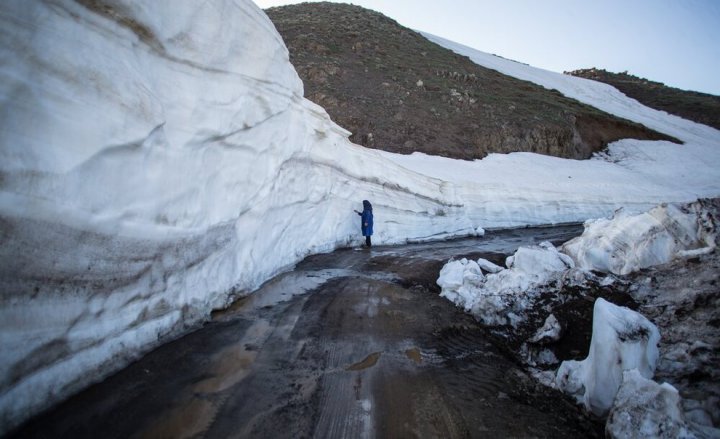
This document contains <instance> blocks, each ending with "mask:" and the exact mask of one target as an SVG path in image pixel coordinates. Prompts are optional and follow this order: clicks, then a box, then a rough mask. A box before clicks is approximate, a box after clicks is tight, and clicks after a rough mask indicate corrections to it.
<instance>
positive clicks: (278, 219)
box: [0, 0, 720, 432]
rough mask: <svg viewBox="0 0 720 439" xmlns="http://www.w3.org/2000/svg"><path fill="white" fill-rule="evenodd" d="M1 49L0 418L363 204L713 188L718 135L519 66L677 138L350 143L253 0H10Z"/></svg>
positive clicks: (575, 200) (632, 204)
mask: <svg viewBox="0 0 720 439" xmlns="http://www.w3.org/2000/svg"><path fill="white" fill-rule="evenodd" d="M0 57H2V59H3V63H1V64H0V99H1V102H2V110H3V111H2V114H3V117H2V118H0V223H1V226H2V227H0V237H1V238H2V242H3V245H2V246H1V247H0V262H1V264H0V288H2V296H1V306H0V343H1V344H2V346H3V355H2V356H1V357H0V432H2V431H5V430H7V429H9V428H11V427H12V426H14V425H17V423H18V422H20V421H21V420H22V419H24V418H25V417H27V416H29V415H30V414H32V413H35V412H37V411H38V410H41V409H43V408H45V407H47V406H48V405H50V404H52V403H54V402H56V401H58V400H60V399H62V398H64V397H66V396H68V395H69V394H71V393H73V392H76V391H77V390H79V389H80V388H82V387H84V386H86V385H87V384H89V383H90V382H92V381H94V380H98V379H100V378H102V376H104V375H106V374H107V373H109V372H111V371H113V370H117V369H118V368H120V367H122V366H123V365H125V364H127V363H128V362H129V361H131V360H132V359H133V358H135V357H136V356H138V355H140V354H141V353H142V352H145V351H147V350H148V349H150V348H152V347H153V346H156V345H157V344H158V343H159V342H160V341H161V340H165V339H167V338H168V337H172V336H177V335H178V334H181V333H182V332H183V331H185V330H186V329H187V328H188V327H190V326H193V325H196V324H198V323H200V322H202V321H204V320H205V319H207V318H208V316H209V314H210V311H211V310H212V309H215V308H221V307H224V306H226V305H227V304H228V303H230V302H231V301H232V300H233V299H234V298H236V297H238V296H241V295H245V294H248V293H249V292H251V291H253V290H254V289H256V288H257V287H258V286H259V285H260V284H261V283H262V282H264V281H266V280H267V279H269V278H270V277H272V276H273V275H275V274H277V273H279V272H280V271H283V270H285V269H287V268H289V267H292V265H293V264H294V263H296V262H297V261H299V260H300V259H302V258H303V257H304V256H306V255H307V254H310V253H314V252H324V251H329V250H332V249H333V248H336V247H340V246H348V245H356V244H358V243H359V242H360V239H361V238H360V236H359V230H358V224H357V218H356V215H355V214H354V213H353V212H352V210H353V208H359V207H360V206H359V203H360V200H363V199H369V200H371V201H372V203H373V205H374V206H375V228H376V236H375V242H377V243H380V244H382V243H401V242H405V241H407V240H418V241H419V240H432V239H442V238H446V237H451V236H458V235H472V234H478V235H480V234H482V233H483V232H484V229H485V228H492V227H507V226H521V225H531V224H549V223H560V222H570V221H573V222H574V221H584V220H586V219H588V218H598V217H603V216H605V215H608V214H609V213H611V212H612V211H614V210H615V209H618V208H620V207H624V208H625V209H627V210H628V211H631V212H633V211H641V210H645V209H647V208H649V207H651V206H653V205H655V204H657V203H659V202H664V201H684V200H692V199H695V198H697V197H699V196H716V195H718V194H720V178H718V170H719V169H720V166H719V165H720V147H719V145H720V136H719V133H718V131H716V130H713V129H710V128H707V127H703V126H701V125H697V124H693V123H691V122H687V121H684V120H682V119H679V118H675V117H672V116H668V115H667V114H665V113H660V112H655V111H653V110H649V109H647V108H645V107H643V106H641V105H640V104H638V103H637V102H635V101H632V100H629V99H627V98H626V97H624V96H623V95H621V94H619V93H617V92H616V91H613V89H610V88H607V87H603V86H600V85H598V84H596V83H593V82H590V81H583V80H578V79H577V78H570V77H563V76H561V75H555V74H551V73H549V72H543V71H540V70H537V69H532V68H530V67H527V66H522V65H520V64H517V63H513V64H509V65H510V66H511V68H509V69H508V72H509V74H511V75H513V76H518V77H521V78H522V77H527V76H531V77H533V78H534V80H538V81H546V82H547V81H550V82H552V84H551V85H550V86H552V87H554V88H558V89H559V90H560V91H561V92H563V93H565V94H568V95H571V96H575V97H578V96H579V97H578V99H581V100H584V101H586V102H589V103H591V104H593V105H598V106H601V107H602V108H603V109H605V110H606V111H609V112H611V113H615V114H619V115H620V116H623V117H626V118H628V119H631V120H636V121H638V122H641V123H646V124H647V125H648V126H650V127H651V128H654V129H657V130H659V131H662V132H666V133H668V134H671V135H673V136H675V137H677V138H680V139H682V140H683V141H685V142H686V143H685V145H675V144H671V143H666V142H637V141H622V142H617V143H616V144H614V145H612V146H611V148H610V151H609V153H608V155H607V157H605V158H598V159H595V160H589V161H573V160H562V159H556V158H552V157H545V156H538V155H534V154H510V155H497V154H495V155H491V156H489V157H488V158H486V159H484V160H482V161H475V162H462V161H455V160H450V159H444V158H437V157H428V156H424V155H419V154H414V155H411V156H400V155H396V154H389V153H381V152H378V151H371V150H366V149H364V148H361V147H359V146H356V145H353V144H351V143H350V142H349V141H348V140H347V137H348V135H349V133H348V132H347V131H345V130H343V129H342V128H340V127H338V126H337V125H335V124H334V123H333V122H332V121H331V120H330V119H329V117H328V116H327V114H326V113H325V111H324V110H323V109H322V108H320V107H318V106H317V105H315V104H313V103H311V102H309V101H307V100H306V99H304V98H303V88H302V83H301V81H300V80H299V78H298V76H297V74H296V73H295V70H294V69H293V67H292V66H291V65H290V63H289V58H288V52H287V49H286V48H285V46H284V44H283V42H282V39H281V38H280V36H279V35H278V33H277V32H276V31H275V28H274V26H273V25H272V23H271V22H270V21H269V19H268V18H267V17H266V16H265V14H264V13H263V12H262V11H261V10H260V9H258V8H257V7H256V6H255V5H254V4H253V3H252V2H251V1H250V0H209V1H205V2H196V1H192V0H178V1H173V2H140V3H139V2H134V1H130V0H117V1H113V2H76V1H70V0H59V1H54V2H43V1H36V2H27V1H22V0H8V1H3V2H0ZM472 58H473V59H474V60H476V62H480V63H483V62H485V63H497V62H499V61H498V60H499V58H496V57H491V56H489V55H484V54H480V52H474V55H473V56H472ZM498 68H500V67H498ZM502 68H505V67H502ZM546 86H547V85H546ZM546 250H547V249H546ZM548 251H549V250H548ZM516 263H517V261H516ZM527 275H528V276H534V275H532V273H528V274H527ZM528 279H529V278H528Z"/></svg>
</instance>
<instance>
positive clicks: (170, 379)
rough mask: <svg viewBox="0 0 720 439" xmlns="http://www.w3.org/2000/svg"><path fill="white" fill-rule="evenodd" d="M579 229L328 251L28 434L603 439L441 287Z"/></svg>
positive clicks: (34, 424)
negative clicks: (471, 265)
mask: <svg viewBox="0 0 720 439" xmlns="http://www.w3.org/2000/svg"><path fill="white" fill-rule="evenodd" d="M580 231H581V227H579V226H562V227H549V228H529V229H515V230H504V231H494V232H489V233H488V234H487V235H486V236H485V237H482V238H473V239H461V240H453V241H444V242H436V243H426V244H412V245H405V246H397V247H377V248H373V249H372V250H364V249H344V250H338V251H335V252H333V253H329V254H323V255H315V256H311V257H309V258H307V259H305V260H304V261H303V262H301V263H300V264H298V266H297V267H296V268H295V270H293V271H291V272H288V273H285V274H282V275H280V276H277V277H276V278H274V279H272V280H271V281H269V282H267V283H266V284H265V285H264V286H263V287H262V288H261V289H260V290H258V291H257V292H255V293H254V294H252V295H251V296H249V297H247V298H245V299H243V300H240V301H239V302H237V303H236V304H235V305H233V306H232V307H231V308H230V309H228V310H225V311H222V312H218V313H216V315H215V316H214V317H213V320H212V322H210V323H208V324H207V325H205V326H204V327H203V328H201V329H199V330H197V331H195V332H193V333H191V334H188V335H187V336H185V337H182V338H180V339H178V340H175V341H173V342H170V343H168V344H166V345H164V346H162V347H160V348H159V349H157V350H155V351H153V352H151V353H149V354H148V355H146V356H144V357H143V358H142V359H140V360H139V361H137V362H136V363H134V364H132V365H131V366H129V367H127V368H126V369H124V370H122V371H121V372H119V373H117V374H116V375H114V376H112V377H110V378H108V379H107V380H105V381H104V382H102V383H100V384H97V385H95V386H92V387H90V388H89V389H87V390H85V391H84V392H82V393H80V394H79V395H76V396H75V397H73V398H71V399H70V400H68V401H66V402H65V403H63V404H61V405H60V406H58V407H56V408H55V409H53V410H51V411H49V412H48V413H45V414H43V415H40V416H38V417H36V418H34V419H32V420H31V421H30V422H29V423H27V424H26V425H25V426H23V427H22V428H21V429H20V430H18V431H16V432H15V435H16V436H17V437H67V438H83V437H93V438H95V437H105V438H127V437H138V438H143V437H147V438H163V437H167V438H190V437H207V438H228V437H266V438H300V437H318V438H345V437H347V438H354V437H387V438H401V437H424V438H425V437H442V438H454V437H553V438H561V437H568V438H569V437H573V438H574V437H594V436H602V426H600V425H599V424H598V423H596V422H593V421H591V420H588V419H587V418H585V417H584V416H583V415H582V414H581V413H580V411H579V410H578V409H577V408H576V407H575V406H574V405H573V404H572V403H571V402H569V401H568V400H567V399H565V398H564V397H563V396H562V395H560V394H558V393H556V392H553V391H551V390H550V389H547V388H544V387H542V386H540V385H537V384H535V383H534V382H533V380H532V379H531V378H529V377H528V376H527V375H526V374H525V373H524V372H523V371H522V370H521V369H520V368H518V367H517V365H516V364H514V363H513V362H512V361H511V360H509V359H508V358H507V357H506V356H505V355H504V354H503V350H502V348H501V347H498V346H497V345H496V344H493V343H491V342H490V339H489V338H488V337H487V335H486V334H485V332H484V330H483V329H482V328H481V327H480V326H479V325H478V324H477V323H476V322H475V321H474V320H473V319H472V318H471V317H470V316H468V315H467V314H465V313H463V312H462V311H461V310H459V309H457V308H456V307H455V306H454V305H453V304H452V303H450V302H449V301H447V300H445V299H443V298H440V297H439V296H438V292H439V289H438V287H437V285H435V280H436V279H437V275H438V272H439V270H440V268H441V267H442V265H443V264H444V263H445V262H446V261H447V260H448V259H449V258H450V257H473V258H476V257H479V256H482V257H485V258H487V259H490V260H493V261H495V262H498V263H502V261H503V260H504V257H505V256H506V255H508V254H511V253H512V252H514V251H515V249H516V248H517V247H518V246H521V245H528V244H533V243H539V242H541V241H545V240H549V241H551V242H553V243H554V244H559V243H561V242H564V241H566V240H568V239H570V238H571V237H573V236H575V235H577V234H579V233H580Z"/></svg>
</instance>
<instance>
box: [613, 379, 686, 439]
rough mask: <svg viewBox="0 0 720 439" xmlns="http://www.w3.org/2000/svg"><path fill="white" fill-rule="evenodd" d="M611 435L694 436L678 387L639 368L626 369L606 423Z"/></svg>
mask: <svg viewBox="0 0 720 439" xmlns="http://www.w3.org/2000/svg"><path fill="white" fill-rule="evenodd" d="M605 435H606V437H609V438H628V437H633V438H667V439H671V438H672V439H675V438H694V437H696V436H695V435H694V434H693V433H692V432H691V431H690V429H689V428H688V425H687V424H686V422H685V417H684V416H683V413H682V410H681V409H680V396H679V395H678V391H677V390H675V388H674V387H673V386H671V385H670V384H668V383H664V384H658V383H656V382H655V381H652V380H649V379H647V378H645V377H643V376H642V374H641V373H640V372H639V371H638V370H637V369H632V370H628V371H625V372H624V373H623V379H622V385H621V386H620V389H619V390H618V393H617V397H616V398H615V404H614V406H613V408H612V410H611V411H610V416H609V417H608V420H607V423H606V424H605Z"/></svg>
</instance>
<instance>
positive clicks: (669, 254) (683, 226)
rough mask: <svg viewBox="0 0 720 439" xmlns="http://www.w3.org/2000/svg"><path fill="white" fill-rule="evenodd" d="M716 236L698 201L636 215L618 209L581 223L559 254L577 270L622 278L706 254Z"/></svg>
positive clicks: (660, 207)
mask: <svg viewBox="0 0 720 439" xmlns="http://www.w3.org/2000/svg"><path fill="white" fill-rule="evenodd" d="M716 238H717V236H716V230H715V225H714V222H713V219H712V215H711V214H710V213H709V212H708V210H707V209H705V207H704V206H703V202H701V201H700V202H695V203H691V204H689V205H679V204H663V205H660V206H657V207H655V208H653V209H651V210H650V211H648V212H645V213H641V214H637V215H631V214H628V213H625V212H624V211H622V210H621V211H619V212H616V213H615V214H614V216H613V217H612V218H609V219H606V218H601V219H596V220H590V221H587V222H586V223H585V231H584V232H583V234H582V236H579V237H577V238H574V239H572V240H570V241H568V242H566V243H565V244H563V246H562V251H563V252H564V253H567V254H568V255H570V256H571V257H572V258H573V260H574V261H575V263H576V264H577V266H578V267H581V268H583V269H586V270H598V271H603V272H611V273H615V274H620V275H624V274H628V273H631V272H633V271H636V270H639V269H641V268H647V267H651V266H653V265H659V264H663V263H666V262H670V261H671V260H672V259H673V258H675V257H679V256H695V255H698V254H702V253H707V252H710V251H712V250H713V249H714V248H715V240H716Z"/></svg>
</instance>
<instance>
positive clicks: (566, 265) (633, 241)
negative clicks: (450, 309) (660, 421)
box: [437, 201, 720, 437]
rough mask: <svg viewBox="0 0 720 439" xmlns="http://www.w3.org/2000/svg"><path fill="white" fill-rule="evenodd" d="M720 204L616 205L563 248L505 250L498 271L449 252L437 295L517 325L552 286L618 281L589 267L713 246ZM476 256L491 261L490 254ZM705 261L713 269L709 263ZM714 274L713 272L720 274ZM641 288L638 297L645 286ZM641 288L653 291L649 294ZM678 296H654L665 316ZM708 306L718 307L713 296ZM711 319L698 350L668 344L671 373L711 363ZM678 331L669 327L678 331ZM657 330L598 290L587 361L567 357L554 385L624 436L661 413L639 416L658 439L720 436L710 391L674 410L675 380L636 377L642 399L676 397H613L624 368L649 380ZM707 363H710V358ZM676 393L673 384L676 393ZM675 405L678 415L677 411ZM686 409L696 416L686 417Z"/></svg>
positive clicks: (550, 324)
mask: <svg viewBox="0 0 720 439" xmlns="http://www.w3.org/2000/svg"><path fill="white" fill-rule="evenodd" d="M716 204H717V203H715V202H712V201H698V202H693V203H688V204H664V205H661V206H657V207H655V208H653V209H651V210H650V211H648V212H643V213H639V214H635V215H630V214H628V213H626V212H624V211H622V210H620V211H617V212H615V213H614V215H613V216H612V217H609V218H601V219H597V220H588V221H587V222H586V223H585V230H584V232H583V234H582V235H581V236H579V237H576V238H573V239H572V240H570V241H568V242H566V243H565V244H564V245H562V246H561V247H560V249H559V250H558V249H556V248H555V247H554V246H553V245H552V244H550V243H548V242H544V243H541V244H540V245H538V246H524V247H520V248H519V249H518V250H517V251H516V252H515V254H514V255H513V256H510V257H508V258H507V260H506V265H507V268H505V269H502V270H500V271H497V270H496V269H495V267H493V266H487V268H486V269H485V273H483V270H481V269H480V264H479V263H478V262H475V261H471V260H470V261H469V260H467V259H461V260H450V261H449V262H448V263H447V264H445V266H444V267H443V268H442V269H441V271H440V275H439V277H438V280H437V283H438V285H439V286H440V287H441V289H442V291H441V296H443V297H446V298H448V299H449V300H451V301H453V302H454V303H456V304H457V305H458V306H461V307H464V308H465V310H467V311H468V312H470V313H472V314H473V315H474V316H475V317H476V318H477V319H478V320H480V321H482V322H483V323H484V324H486V325H489V326H502V325H511V326H513V327H517V326H518V324H519V323H521V322H523V321H524V320H525V319H526V317H527V312H528V311H529V310H531V309H533V308H537V307H538V300H539V298H540V297H541V296H542V294H543V293H544V292H546V291H560V290H561V289H562V287H563V285H579V286H582V285H583V284H584V283H585V282H586V281H587V280H594V281H596V282H597V281H603V280H605V281H608V282H612V281H613V280H612V276H608V277H606V278H605V279H600V278H598V276H597V275H596V274H594V273H592V272H591V270H592V271H596V272H605V273H616V274H627V273H629V272H634V271H637V270H639V269H641V268H646V267H650V266H655V265H658V264H665V263H670V262H672V261H684V260H686V259H688V258H694V257H697V256H698V255H704V254H707V253H710V252H711V251H712V250H713V249H714V248H715V247H716V243H717V241H718V239H719V237H718V233H717V227H718V224H719V222H718V219H719V217H718V209H717V206H716ZM480 262H481V263H482V265H486V264H485V262H484V260H481V261H480ZM709 269H710V270H713V269H712V268H711V267H709ZM714 277H715V279H716V278H717V273H715V274H714ZM637 296H638V298H640V297H641V295H640V294H638V295H637ZM645 296H649V294H648V293H645ZM685 296H686V297H687V300H690V301H692V302H698V297H699V296H696V295H695V294H692V295H691V294H688V293H686V294H685ZM678 300H683V299H682V298H678V297H674V298H672V300H668V299H667V298H661V299H660V300H659V301H657V302H652V301H651V302H649V303H650V305H651V306H654V307H657V306H661V307H662V308H663V309H667V310H668V313H669V314H673V310H675V314H679V313H680V310H681V307H679V306H673V305H672V301H678ZM708 306H710V307H712V305H711V304H709V305H708ZM676 319H677V317H676ZM711 319H712V317H711V316H710V317H706V318H705V320H704V321H703V320H701V321H698V322H697V323H696V325H701V326H702V327H704V328H707V329H705V330H703V332H699V333H696V334H694V336H695V337H698V336H700V335H702V336H703V337H704V338H708V337H710V339H709V340H708V341H709V343H707V342H703V341H701V340H697V343H699V345H698V348H699V349H698V350H697V353H696V352H693V346H694V345H693V346H691V345H688V344H687V343H682V342H681V341H679V342H678V340H676V345H675V346H669V347H667V348H665V349H664V351H665V358H663V359H662V363H663V364H664V367H663V368H664V369H665V371H666V374H665V376H666V377H669V378H675V379H679V380H682V377H684V376H688V375H691V374H693V373H695V374H698V373H699V374H706V373H707V369H708V367H705V366H704V365H703V364H702V363H706V362H707V361H712V360H711V359H708V358H707V357H708V356H707V355H704V354H703V349H704V350H708V349H709V350H712V349H713V346H715V348H716V347H717V342H714V343H713V340H712V339H713V337H712V336H708V334H712V333H714V332H715V330H713V329H712V327H711V326H712V323H711V321H710V320H711ZM663 323H664V327H666V328H667V327H670V328H672V327H673V326H674V325H673V324H672V322H670V324H668V322H667V321H664V322H663ZM561 329H562V328H559V327H558V325H557V320H556V319H555V317H554V316H553V315H552V314H550V316H548V318H547V319H546V321H545V323H544V324H543V326H542V327H540V328H539V329H538V330H537V332H536V334H535V335H534V336H533V337H531V338H530V339H529V340H528V341H529V342H530V343H537V342H540V341H541V340H542V339H543V338H546V340H547V338H550V339H552V337H558V335H557V334H558V333H559V332H560V331H561ZM676 331H677V330H674V329H673V332H676ZM686 332H687V331H686ZM660 335H661V334H660V332H659V331H658V328H657V327H656V326H655V325H654V324H653V323H652V322H650V321H649V320H648V319H647V318H646V317H644V316H643V315H641V314H639V313H637V312H635V311H632V310H630V309H628V308H624V307H620V306H617V305H614V304H612V303H609V302H607V301H605V300H604V299H602V298H598V299H597V300H596V301H595V305H594V311H593V319H592V339H591V343H590V349H589V354H588V356H587V358H586V359H585V360H583V361H575V360H569V361H564V362H562V364H560V367H559V369H558V370H557V372H556V374H555V379H554V383H550V384H551V385H554V386H556V387H557V388H559V389H560V390H562V391H564V392H566V393H568V394H570V395H573V396H575V397H576V398H577V399H578V401H579V402H581V403H582V404H584V406H585V407H586V408H587V409H588V411H591V412H593V413H594V414H595V415H598V416H606V415H607V414H608V412H610V413H611V415H610V420H609V421H608V425H607V429H608V431H611V432H613V434H619V435H620V436H613V437H623V436H622V434H623V433H622V432H624V431H628V429H632V428H634V427H633V426H637V425H636V424H637V423H639V422H642V423H647V422H651V420H652V419H656V418H658V417H659V416H667V417H668V419H670V420H672V421H667V422H671V424H672V425H667V426H663V425H660V426H658V425H653V426H651V425H644V424H643V425H644V426H643V428H644V429H645V430H648V431H655V430H653V429H657V428H660V429H661V430H662V429H664V431H665V432H666V434H664V435H661V436H660V437H674V436H673V435H672V434H669V433H668V432H671V431H673V432H678V431H682V432H685V430H686V429H687V430H688V431H690V432H691V433H688V434H696V435H697V436H699V437H717V436H718V435H720V429H715V428H713V421H712V419H717V418H718V415H720V410H719V407H717V402H718V401H717V400H716V399H715V398H716V397H715V394H714V390H712V389H706V391H705V392H695V394H696V395H698V394H699V400H692V401H688V402H687V403H685V404H684V406H686V409H685V408H683V409H684V410H682V409H678V405H679V404H680V402H679V401H680V398H679V396H677V390H676V389H675V388H674V387H673V386H672V385H670V384H667V383H663V385H662V387H661V389H660V390H658V387H657V385H656V386H652V385H650V384H642V385H640V384H638V382H637V380H635V381H634V382H632V383H628V384H627V386H634V387H632V388H634V389H637V390H638V392H641V391H642V392H650V394H644V393H643V394H640V395H636V396H637V397H638V398H641V399H643V398H644V399H648V400H653V401H656V400H659V399H658V398H661V396H657V397H653V396H652V395H664V396H662V398H665V399H668V398H670V399H669V400H668V401H670V402H667V403H662V404H660V403H657V404H655V405H653V406H652V407H651V408H650V409H649V410H650V411H648V412H647V413H645V412H642V410H641V407H642V406H641V405H633V402H632V401H627V397H625V399H623V398H620V397H619V396H617V395H622V393H618V391H619V389H620V388H621V385H623V386H624V385H626V384H625V381H624V378H623V376H624V375H623V374H624V373H625V372H627V371H632V370H637V371H638V372H639V374H640V375H641V376H642V377H644V378H645V379H647V380H649V379H651V378H653V375H654V372H655V369H656V365H657V363H658V357H659V351H658V344H659V342H660ZM714 338H717V337H714ZM546 340H545V341H546ZM544 355H545V356H548V355H551V354H548V353H545V354H544ZM678 358H681V361H673V359H678ZM540 360H542V358H541V359H540ZM551 360H552V359H551ZM541 362H542V361H541ZM546 362H547V363H553V362H554V361H546ZM710 369H711V370H712V369H713V366H712V365H711V366H710ZM715 369H716V366H715ZM711 373H715V372H712V371H711ZM625 376H627V374H626V375H625ZM670 389H671V390H670ZM668 392H669V393H668ZM672 392H675V393H674V395H675V396H673V393H672ZM626 393H627V391H626ZM651 394H652V395H651ZM616 396H617V399H616ZM653 398H655V399H653ZM672 398H674V399H672ZM665 399H663V401H664V400H665ZM676 400H677V401H676ZM673 401H676V402H673ZM658 404H659V405H658ZM663 410H664V411H665V412H662V411H663ZM678 410H680V411H679V412H678V413H679V414H677V413H676V412H677V411H678ZM686 417H687V418H689V419H693V420H695V421H697V422H689V423H688V422H686ZM623 420H625V421H623ZM623 422H625V424H627V425H625V424H623ZM683 434H684V433H683ZM643 437H654V436H652V435H650V436H643ZM689 437H690V436H689Z"/></svg>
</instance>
